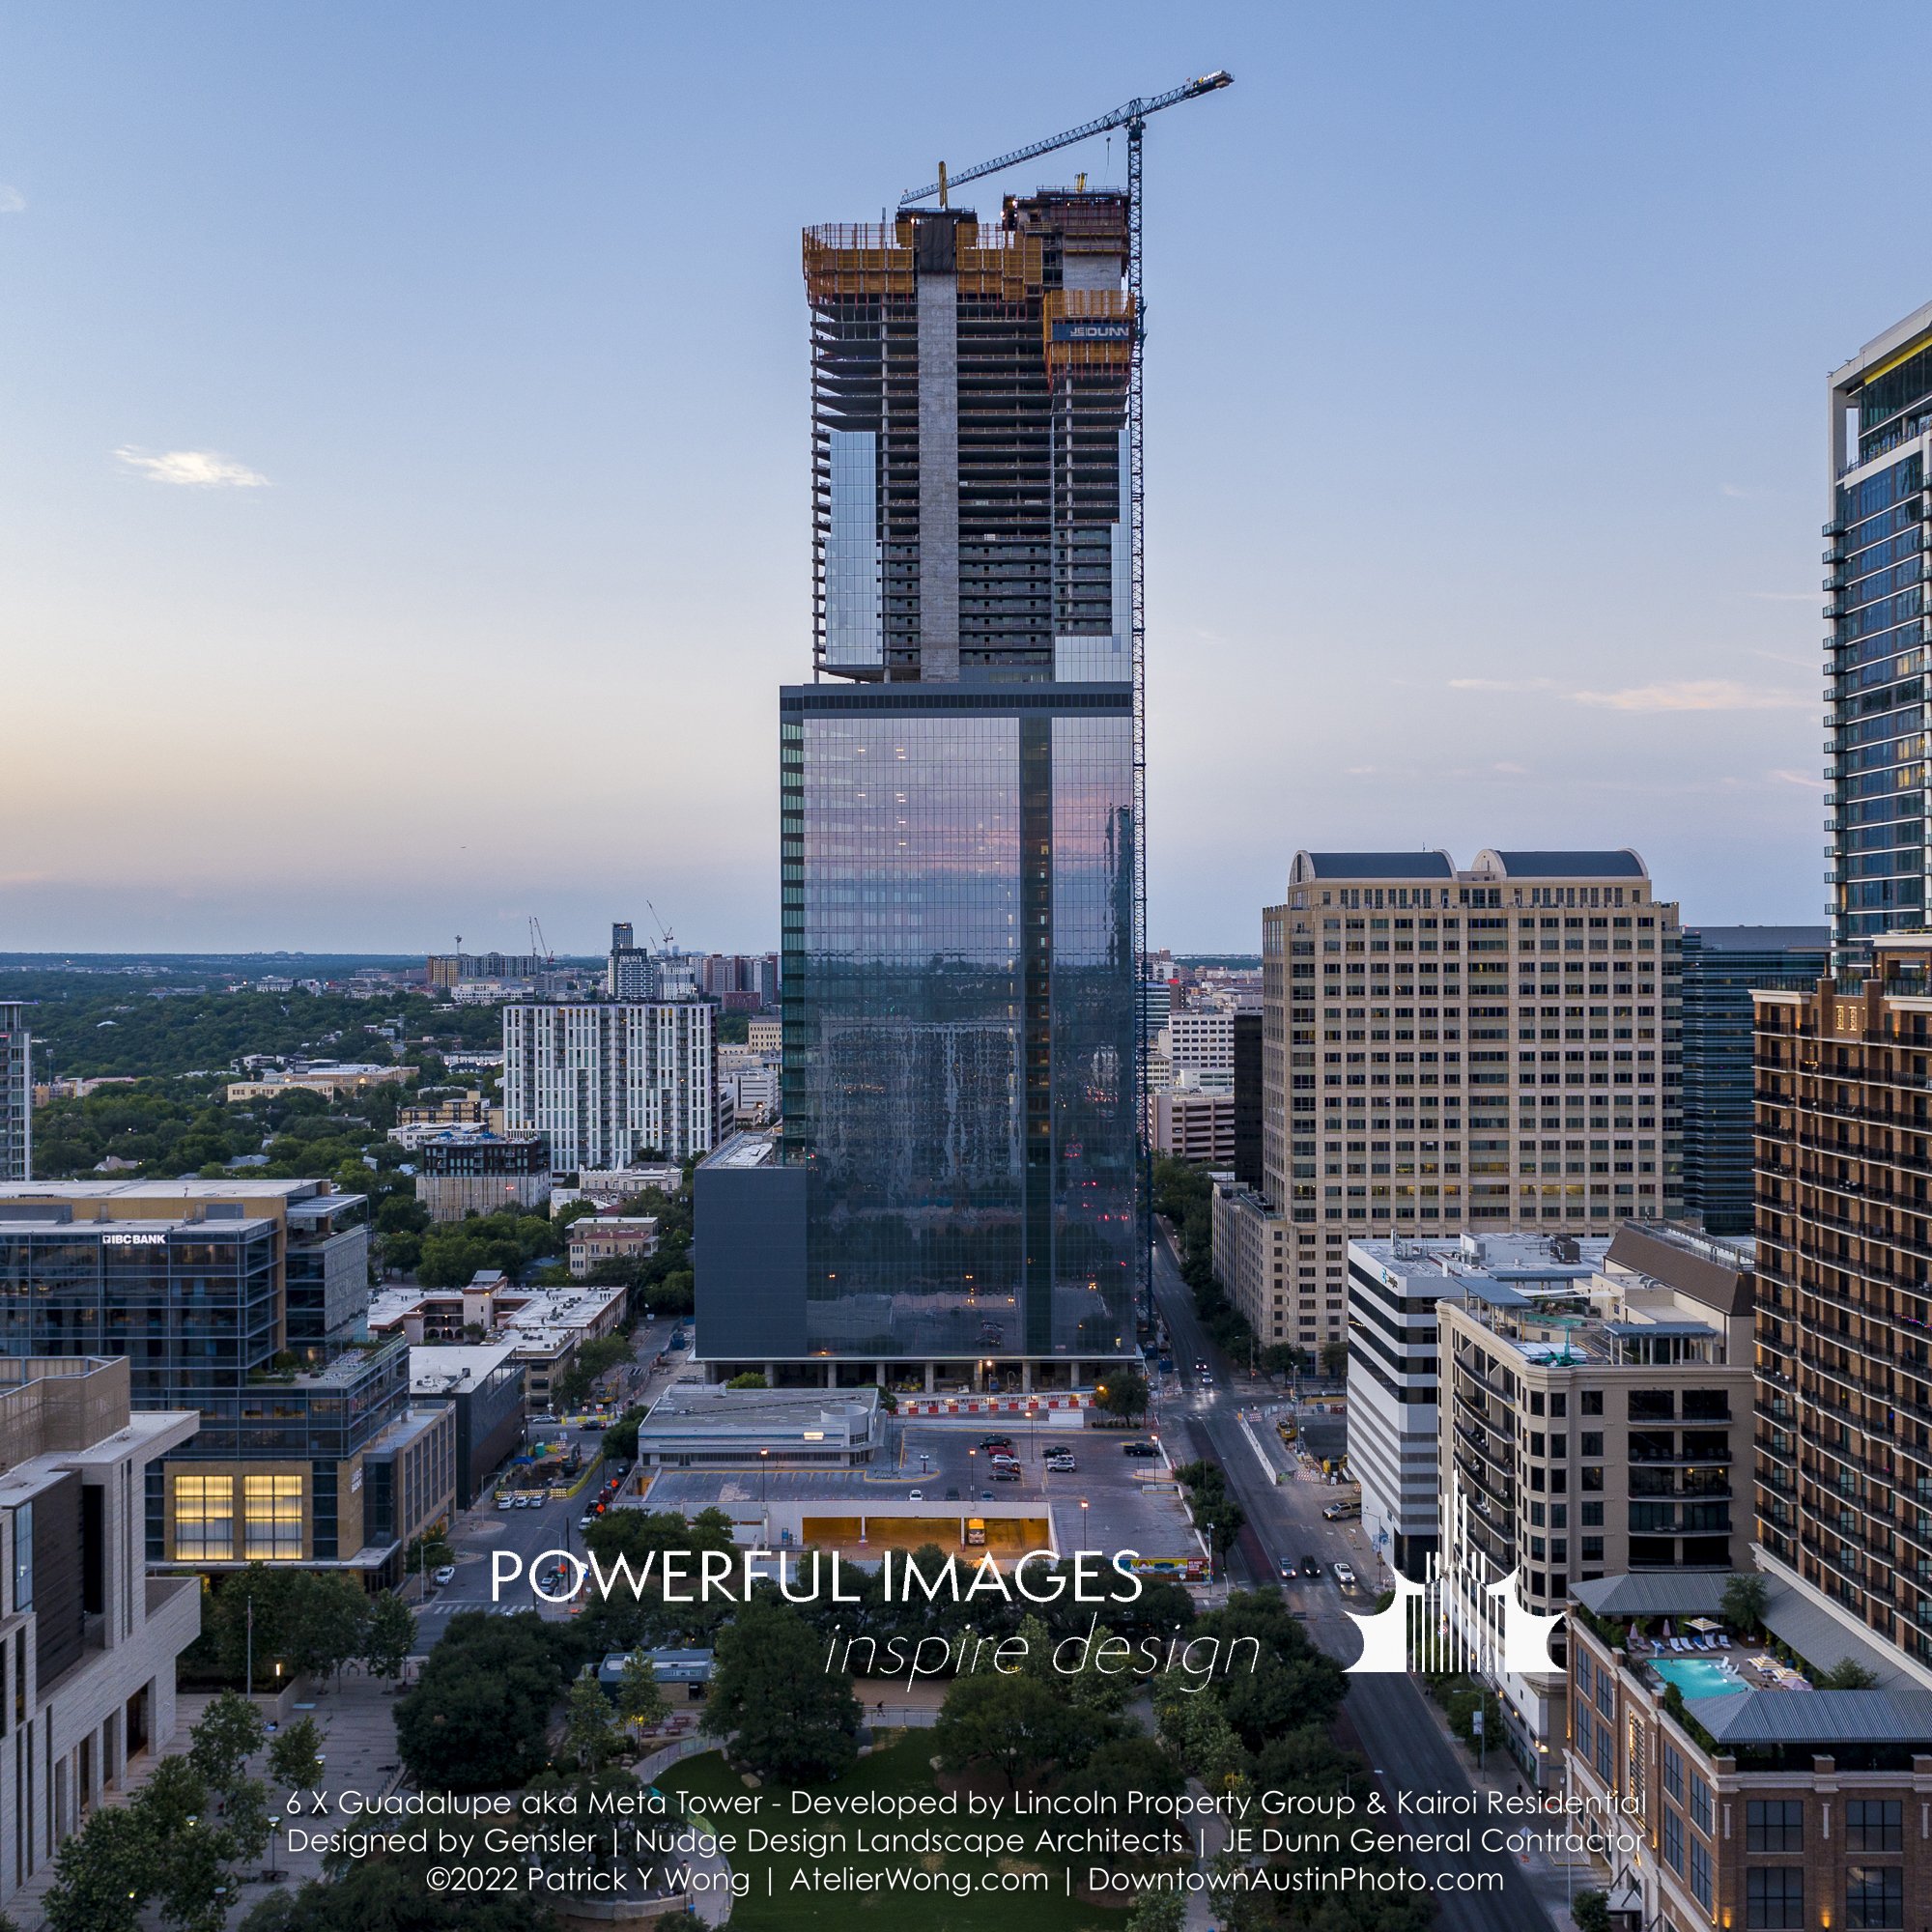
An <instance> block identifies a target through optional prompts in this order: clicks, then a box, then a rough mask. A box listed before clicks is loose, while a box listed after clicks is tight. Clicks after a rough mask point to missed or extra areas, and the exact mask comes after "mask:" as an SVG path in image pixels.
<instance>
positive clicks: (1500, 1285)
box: [1435, 1225, 1754, 1782]
mask: <svg viewBox="0 0 1932 1932" xmlns="http://www.w3.org/2000/svg"><path fill="white" fill-rule="evenodd" d="M1462 1286H1463V1294H1462V1296H1461V1298H1460V1299H1455V1300H1451V1299H1447V1298H1444V1299H1442V1300H1439V1301H1438V1302H1437V1303H1436V1306H1435V1322H1436V1333H1437V1338H1438V1349H1437V1356H1438V1364H1439V1366H1438V1372H1437V1373H1438V1378H1439V1382H1440V1388H1439V1395H1438V1401H1439V1406H1438V1411H1437V1441H1436V1469H1437V1479H1436V1480H1437V1493H1438V1496H1439V1500H1440V1509H1441V1540H1442V1563H1441V1568H1442V1574H1443V1576H1444V1577H1445V1579H1447V1593H1448V1594H1447V1602H1446V1605H1445V1606H1446V1608H1447V1610H1448V1614H1449V1617H1450V1620H1451V1622H1452V1624H1455V1625H1458V1626H1462V1627H1465V1628H1467V1629H1468V1630H1469V1631H1470V1632H1471V1634H1476V1633H1475V1629H1474V1627H1475V1625H1476V1624H1477V1623H1478V1622H1480V1623H1482V1624H1483V1625H1485V1626H1486V1627H1487V1630H1488V1633H1489V1634H1490V1636H1491V1637H1492V1640H1493V1645H1494V1646H1500V1641H1501V1633H1502V1622H1501V1605H1499V1604H1498V1603H1497V1602H1496V1600H1495V1599H1493V1598H1491V1597H1489V1596H1487V1595H1486V1593H1485V1588H1484V1586H1485V1585H1486V1584H1488V1583H1493V1582H1496V1581H1499V1580H1500V1579H1501V1578H1503V1577H1510V1576H1514V1577H1515V1578H1516V1583H1515V1596H1516V1600H1517V1602H1518V1603H1519V1604H1520V1605H1521V1606H1522V1607H1523V1608H1525V1609H1527V1610H1529V1611H1530V1612H1532V1613H1533V1614H1535V1615H1538V1616H1553V1615H1555V1614H1557V1613H1558V1612H1560V1611H1561V1610H1562V1609H1563V1607H1564V1604H1565V1601H1566V1599H1567V1598H1568V1597H1569V1596H1570V1594H1571V1592H1572V1586H1573V1584H1581V1583H1586V1582H1589V1581H1592V1580H1595V1579H1596V1578H1599V1577H1605V1576H1609V1575H1617V1574H1624V1573H1635V1574H1638V1575H1649V1574H1668V1573H1676V1572H1683V1571H1697V1572H1702V1573H1706V1574H1709V1575H1715V1576H1719V1577H1722V1576H1727V1575H1728V1574H1730V1572H1731V1571H1732V1570H1733V1569H1739V1568H1743V1567H1745V1566H1746V1564H1747V1552H1748V1550H1749V1547H1750V1536H1751V1516H1750V1509H1749V1506H1748V1503H1747V1500H1746V1497H1745V1495H1744V1494H1742V1493H1741V1492H1743V1490H1744V1488H1745V1472H1746V1470H1747V1468H1748V1466H1749V1459H1750V1439H1751V1401H1752V1391H1753V1386H1754V1383H1753V1375H1752V1364H1751V1272H1750V1262H1749V1258H1748V1256H1747V1254H1745V1253H1743V1252H1742V1251H1740V1250H1737V1249H1734V1248H1730V1247H1727V1246H1725V1245H1724V1244H1722V1243H1719V1242H1715V1241H1710V1240H1707V1239H1705V1238H1704V1237H1703V1236H1697V1235H1692V1234H1690V1233H1687V1232H1685V1231H1682V1230H1676V1229H1664V1228H1662V1227H1659V1228H1656V1229H1650V1228H1645V1227H1643V1226H1641V1225H1629V1226H1626V1227H1624V1228H1622V1229H1620V1230H1619V1231H1618V1233H1617V1235H1616V1237H1615V1239H1614V1240H1613V1241H1612V1242H1611V1244H1610V1248H1609V1252H1608V1255H1607V1257H1606V1258H1605V1262H1604V1264H1603V1266H1602V1268H1601V1269H1600V1270H1599V1271H1598V1272H1596V1273H1594V1274H1590V1275H1586V1276H1583V1277H1581V1278H1578V1279H1573V1280H1568V1281H1564V1280H1558V1279H1546V1280H1538V1279H1536V1278H1535V1277H1534V1276H1533V1275H1529V1274H1524V1275H1522V1276H1520V1277H1519V1278H1518V1279H1514V1280H1512V1279H1510V1278H1508V1277H1507V1276H1505V1275H1503V1273H1502V1272H1501V1270H1498V1271H1497V1273H1496V1274H1495V1275H1493V1276H1487V1275H1483V1274H1478V1273H1470V1274H1467V1275H1465V1276H1464V1277H1463V1283H1462ZM1495 1682H1496V1689H1497V1690H1498V1692H1499V1694H1500V1696H1501V1699H1502V1705H1503V1717H1504V1722H1505V1727H1506V1730H1507V1731H1508V1733H1509V1735H1508V1738H1507V1740H1506V1742H1507V1743H1508V1744H1509V1746H1510V1747H1511V1750H1512V1754H1513V1755H1514V1756H1515V1757H1516V1758H1517V1760H1518V1762H1519V1764H1520V1765H1521V1766H1522V1767H1523V1769H1524V1770H1525V1772H1526V1773H1527V1774H1528V1775H1530V1776H1532V1777H1537V1776H1541V1779H1542V1780H1543V1781H1546V1782H1547V1781H1548V1780H1549V1779H1550V1778H1552V1777H1555V1776H1560V1774H1561V1752H1560V1750H1558V1749H1556V1746H1557V1745H1558V1744H1559V1743H1560V1741H1561V1739H1562V1736H1563V1722H1562V1699H1563V1683H1562V1677H1561V1675H1560V1673H1555V1672H1551V1673H1542V1674H1536V1673H1525V1672H1520V1671H1511V1670H1502V1671H1498V1672H1497V1673H1495Z"/></svg>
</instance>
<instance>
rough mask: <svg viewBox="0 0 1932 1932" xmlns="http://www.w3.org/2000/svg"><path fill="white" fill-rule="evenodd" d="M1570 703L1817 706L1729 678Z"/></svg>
mask: <svg viewBox="0 0 1932 1932" xmlns="http://www.w3.org/2000/svg"><path fill="white" fill-rule="evenodd" d="M1570 701H1571V702H1572V703H1573V704H1594V705H1598V706H1600V707H1601V708H1602V709H1604V710H1605V711H1808V710H1814V709H1815V708H1816V706H1817V702H1818V700H1817V699H1816V698H1815V697H1807V696H1804V694H1803V693H1802V692H1797V691H1773V690H1769V689H1767V688H1766V687H1764V686H1761V685H1754V684H1739V683H1738V682H1737V681H1736V680H1735V679H1733V678H1728V677H1704V678H1684V679H1680V680H1679V681H1678V682H1676V683H1674V684H1634V685H1630V686H1627V687H1626V688H1625V689H1624V690H1622V691H1573V692H1572V693H1571V694H1570Z"/></svg>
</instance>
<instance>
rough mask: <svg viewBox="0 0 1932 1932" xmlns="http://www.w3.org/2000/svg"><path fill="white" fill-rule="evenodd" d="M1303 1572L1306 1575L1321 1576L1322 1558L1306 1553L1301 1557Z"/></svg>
mask: <svg viewBox="0 0 1932 1932" xmlns="http://www.w3.org/2000/svg"><path fill="white" fill-rule="evenodd" d="M1301 1574H1302V1575H1303V1576H1304V1577H1319V1576H1321V1558H1320V1557H1318V1556H1309V1555H1306V1554H1304V1555H1303V1557H1302V1559H1301Z"/></svg>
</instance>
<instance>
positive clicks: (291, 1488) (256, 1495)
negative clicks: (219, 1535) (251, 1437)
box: [241, 1476, 302, 1563]
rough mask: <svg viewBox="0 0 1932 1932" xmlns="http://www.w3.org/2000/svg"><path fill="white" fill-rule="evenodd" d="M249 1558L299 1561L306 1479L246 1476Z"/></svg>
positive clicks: (244, 1504) (245, 1494)
mask: <svg viewBox="0 0 1932 1932" xmlns="http://www.w3.org/2000/svg"><path fill="white" fill-rule="evenodd" d="M241 1481H242V1485H243V1492H244V1500H243V1509H244V1513H245V1529H246V1538H247V1554H248V1560H249V1561H250V1562H251V1563H253V1562H256V1561H258V1560H260V1561H263V1562H299V1561H300V1560H301V1553H302V1479H301V1478H300V1477H299V1476H243V1477H242V1479H241Z"/></svg>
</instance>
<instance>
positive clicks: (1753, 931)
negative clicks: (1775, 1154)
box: [1684, 925, 1832, 1235]
mask: <svg viewBox="0 0 1932 1932" xmlns="http://www.w3.org/2000/svg"><path fill="white" fill-rule="evenodd" d="M1831 942H1832V934H1831V928H1830V927H1829V926H1823V925H1687V926H1686V927H1685V928H1684V1207H1685V1209H1686V1211H1687V1212H1689V1213H1690V1214H1692V1215H1694V1216H1696V1217H1697V1219H1698V1221H1699V1222H1700V1224H1701V1225H1702V1227H1703V1229H1704V1232H1705V1233H1706V1234H1710V1235H1748V1234H1749V1233H1750V1232H1751V1226H1752V1220H1753V1216H1754V1214H1755V1211H1756V1207H1755V1196H1756V1188H1755V1182H1754V1179H1753V1176H1752V1131H1753V1113H1752V1105H1751V1077H1752V1076H1751V1013H1752V1008H1751V991H1752V989H1753V988H1756V989H1758V990H1759V991H1769V990H1771V989H1774V988H1788V989H1790V990H1792V991H1794V992H1801V993H1809V992H1813V991H1815V990H1816V989H1817V985H1818V981H1819V980H1820V979H1821V978H1822V977H1823V976H1824V974H1825V972H1826V971H1827V969H1828V967H1829V965H1830V962H1831V956H1832V952H1831Z"/></svg>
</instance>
